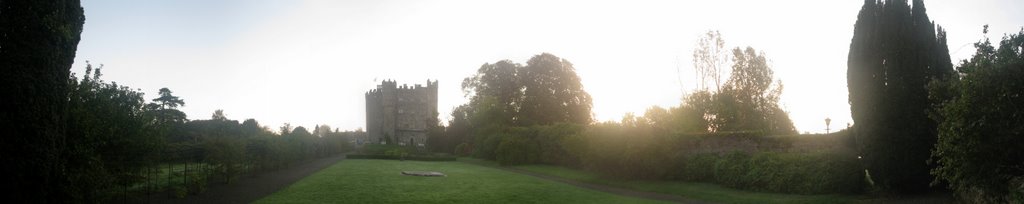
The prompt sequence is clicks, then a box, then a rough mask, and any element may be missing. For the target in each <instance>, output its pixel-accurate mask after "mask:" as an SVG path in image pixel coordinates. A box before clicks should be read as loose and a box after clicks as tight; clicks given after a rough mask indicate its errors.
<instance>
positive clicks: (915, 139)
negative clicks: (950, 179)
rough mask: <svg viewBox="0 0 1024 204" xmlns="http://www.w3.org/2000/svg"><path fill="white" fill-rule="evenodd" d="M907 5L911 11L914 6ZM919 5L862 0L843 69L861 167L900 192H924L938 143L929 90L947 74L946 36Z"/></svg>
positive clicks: (900, 0)
mask: <svg viewBox="0 0 1024 204" xmlns="http://www.w3.org/2000/svg"><path fill="white" fill-rule="evenodd" d="M911 6H912V7H911ZM935 31H936V29H935V25H934V24H933V23H932V22H931V21H930V20H929V19H928V15H927V14H926V9H925V6H924V3H923V2H922V1H921V0H914V1H913V5H909V4H908V2H907V1H906V0H885V1H884V2H883V1H875V0H866V1H865V2H864V6H863V7H862V8H861V11H860V13H859V14H858V18H857V22H856V24H855V25H854V36H853V39H852V40H851V41H852V42H851V44H850V52H849V58H848V62H847V66H848V69H847V83H848V84H847V85H848V88H849V92H850V97H849V100H850V110H851V114H852V116H853V120H854V122H855V123H856V124H855V127H854V128H855V130H856V135H857V141H858V143H859V146H860V149H861V155H862V156H863V159H864V163H865V166H866V167H867V169H868V171H869V173H870V175H871V176H872V179H873V180H874V181H875V183H876V184H877V185H878V186H879V187H881V188H883V189H887V190H892V191H895V192H898V193H916V192H922V191H926V190H927V189H928V186H929V185H928V184H929V183H930V182H931V181H932V177H931V176H930V175H929V174H928V171H929V169H931V167H930V166H929V165H928V164H927V163H926V160H927V159H928V157H929V154H930V153H929V152H930V150H931V148H932V147H933V146H934V145H935V141H936V123H935V122H934V121H933V120H931V119H929V118H928V111H929V108H930V107H932V104H935V103H936V102H935V101H937V100H940V99H935V101H932V100H929V98H928V91H927V89H926V85H927V84H928V83H929V81H930V80H933V79H935V78H938V77H944V76H948V73H951V72H952V69H951V67H952V65H951V64H950V61H949V53H948V48H946V47H945V46H946V45H945V32H944V31H942V30H941V29H939V35H938V37H936V34H935Z"/></svg>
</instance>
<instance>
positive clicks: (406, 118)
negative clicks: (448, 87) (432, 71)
mask: <svg viewBox="0 0 1024 204" xmlns="http://www.w3.org/2000/svg"><path fill="white" fill-rule="evenodd" d="M436 119H437V81H436V80H435V81H433V82H431V81H430V80H427V86H421V85H419V84H416V85H414V86H407V85H404V84H403V85H402V86H398V84H397V83H395V81H387V80H386V81H384V82H381V84H380V85H377V88H376V89H373V90H370V91H369V92H366V133H367V136H366V140H365V142H366V143H374V144H397V145H403V146H405V145H414V146H417V147H425V146H426V143H427V131H428V128H429V127H430V126H429V125H430V122H432V121H436Z"/></svg>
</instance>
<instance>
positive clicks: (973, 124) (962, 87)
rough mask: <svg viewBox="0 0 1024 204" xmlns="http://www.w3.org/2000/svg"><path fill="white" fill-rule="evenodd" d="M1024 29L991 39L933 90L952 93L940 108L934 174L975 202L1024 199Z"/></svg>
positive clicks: (1005, 201)
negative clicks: (996, 44)
mask: <svg viewBox="0 0 1024 204" xmlns="http://www.w3.org/2000/svg"><path fill="white" fill-rule="evenodd" d="M1022 46H1024V31H1021V32H1020V33H1018V34H1014V35H1009V36H1005V37H1003V40H1002V42H1001V43H1000V45H999V49H998V50H996V49H995V48H993V47H992V45H991V43H990V42H989V41H988V39H985V40H984V41H983V42H979V43H976V44H975V47H977V50H978V52H977V53H976V54H975V55H974V57H973V58H972V59H971V60H969V61H966V60H965V61H964V62H963V63H961V65H960V67H958V68H957V70H958V71H959V72H960V73H959V74H960V76H963V77H962V78H960V79H959V81H958V80H956V79H952V80H950V81H948V82H945V84H938V83H936V84H931V85H932V87H931V88H932V89H931V91H932V92H931V94H932V96H936V95H938V96H942V95H943V94H944V93H945V94H951V95H952V96H953V97H952V98H953V99H952V100H950V101H947V102H945V103H943V104H942V106H941V108H939V110H938V113H939V114H938V117H936V119H938V120H939V121H940V124H939V130H938V131H939V138H938V143H937V144H936V145H935V148H934V149H933V150H932V160H931V161H932V162H933V163H935V164H938V167H936V168H935V169H932V171H931V173H932V175H935V176H936V177H937V179H936V180H937V181H935V182H934V183H938V182H948V183H949V188H950V189H952V190H953V191H955V192H956V193H957V195H958V196H959V197H960V199H963V200H965V201H967V202H971V203H1013V202H1018V203H1019V202H1024V196H1022V195H1024V186H1022V185H1024V182H1022V180H1024V179H1022V178H1024V162H1021V161H1022V159H1021V158H1024V151H1021V150H1022V149H1024V125H1021V124H1024V81H1022V80H1021V79H1024V54H1021V53H1022V51H1021V50H1022Z"/></svg>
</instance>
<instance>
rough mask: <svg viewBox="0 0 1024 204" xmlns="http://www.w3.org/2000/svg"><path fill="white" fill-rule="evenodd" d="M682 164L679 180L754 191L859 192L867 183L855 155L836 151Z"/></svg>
mask: <svg viewBox="0 0 1024 204" xmlns="http://www.w3.org/2000/svg"><path fill="white" fill-rule="evenodd" d="M679 161H680V163H679V168H678V170H679V171H677V173H678V174H677V178H678V179H682V180H689V181H702V182H712V183H718V184H722V185H724V186H728V187H732V188H739V189H748V190H755V191H769V192H783V193H798V194H822V193H858V192H861V191H862V190H863V186H864V181H865V180H864V171H863V170H862V169H863V168H862V167H861V166H860V162H859V161H858V160H857V158H856V156H854V155H850V154H843V153H834V152H822V153H774V152H760V153H753V154H750V153H743V152H734V153H729V154H699V155H693V156H688V157H684V158H681V160H679Z"/></svg>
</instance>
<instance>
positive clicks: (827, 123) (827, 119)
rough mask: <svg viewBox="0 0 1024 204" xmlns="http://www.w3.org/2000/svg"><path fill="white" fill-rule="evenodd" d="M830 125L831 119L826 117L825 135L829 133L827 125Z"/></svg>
mask: <svg viewBox="0 0 1024 204" xmlns="http://www.w3.org/2000/svg"><path fill="white" fill-rule="evenodd" d="M830 123H832V119H831V118H828V117H826V118H825V134H828V133H829V128H828V125H829V124H830Z"/></svg>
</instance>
